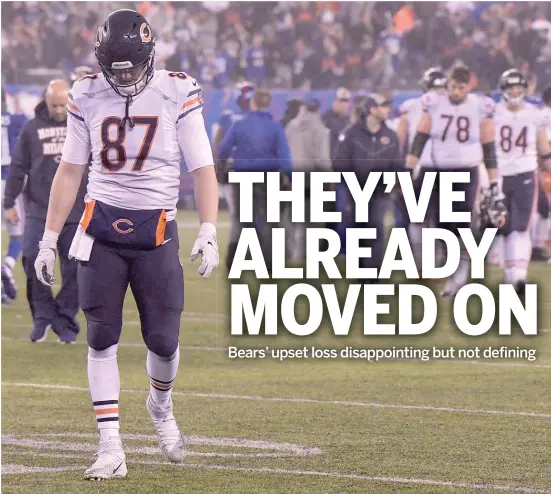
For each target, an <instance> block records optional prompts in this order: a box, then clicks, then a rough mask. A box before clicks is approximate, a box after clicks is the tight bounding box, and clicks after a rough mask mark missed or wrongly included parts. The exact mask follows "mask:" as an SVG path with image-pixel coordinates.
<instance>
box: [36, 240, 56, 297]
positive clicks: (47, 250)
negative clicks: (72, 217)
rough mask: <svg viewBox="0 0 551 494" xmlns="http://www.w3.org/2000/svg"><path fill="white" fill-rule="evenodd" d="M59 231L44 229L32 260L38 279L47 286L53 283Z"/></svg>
mask: <svg viewBox="0 0 551 494" xmlns="http://www.w3.org/2000/svg"><path fill="white" fill-rule="evenodd" d="M58 237H59V233H56V232H54V231H51V230H46V231H45V232H44V236H43V237H42V241H41V242H39V243H38V248H39V251H38V256H37V257H36V261H35V262H34V270H35V272H36V277H37V278H38V281H40V283H42V284H43V285H46V286H47V287H50V288H51V287H52V286H53V284H54V281H55V279H54V266H55V258H56V255H57V239H58Z"/></svg>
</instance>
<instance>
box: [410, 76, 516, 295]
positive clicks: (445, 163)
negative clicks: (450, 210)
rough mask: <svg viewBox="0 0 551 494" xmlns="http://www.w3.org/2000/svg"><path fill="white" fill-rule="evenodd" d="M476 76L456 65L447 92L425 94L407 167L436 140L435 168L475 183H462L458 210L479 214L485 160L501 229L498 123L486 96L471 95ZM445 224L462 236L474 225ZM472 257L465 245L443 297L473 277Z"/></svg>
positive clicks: (493, 209)
mask: <svg viewBox="0 0 551 494" xmlns="http://www.w3.org/2000/svg"><path fill="white" fill-rule="evenodd" d="M471 81H472V74H471V72H470V70H469V69H468V68H467V67H463V66H458V67H455V68H454V69H453V70H452V71H451V73H450V76H449V78H448V86H447V89H448V92H447V93H446V94H436V93H426V94H425V95H423V98H422V104H423V115H422V116H421V119H420V120H419V124H418V125H417V131H416V134H415V137H414V139H413V143H412V147H411V151H410V153H409V154H408V156H407V160H406V166H407V167H408V168H410V169H412V170H413V172H414V175H416V174H417V173H418V170H419V159H420V157H421V156H422V154H423V150H424V148H425V145H426V143H427V141H428V140H429V139H431V140H432V159H433V163H434V166H435V168H436V169H437V170H438V171H439V172H441V171H454V172H469V173H470V181H469V182H468V183H465V184H462V185H461V186H459V185H457V186H456V190H458V191H459V190H461V191H462V192H464V194H465V196H464V197H465V200H464V201H462V202H456V203H455V204H454V210H455V211H465V212H469V213H471V214H473V213H474V208H475V205H476V201H477V195H478V188H479V187H478V185H479V170H478V167H479V165H480V163H481V162H484V164H485V166H486V168H487V170H488V175H489V177H490V190H491V194H492V201H491V204H490V206H491V207H490V213H491V217H492V219H493V221H494V222H495V226H496V227H498V228H499V227H501V226H503V224H504V222H505V216H506V208H505V204H504V200H503V194H502V192H501V188H500V183H499V173H498V170H497V160H496V151H495V144H494V135H495V129H494V123H493V121H492V117H493V112H494V107H495V104H494V102H493V100H491V99H490V98H487V97H484V96H478V95H476V94H471V93H470V90H471ZM438 195H439V191H438V179H437V180H436V183H435V186H434V189H433V194H432V197H431V204H432V206H431V209H433V208H434V209H436V210H438ZM438 226H439V227H442V228H447V229H449V230H451V231H453V232H455V233H456V234H458V229H459V228H469V227H470V226H471V225H470V224H468V223H455V224H449V223H443V224H438ZM469 268H470V259H469V257H468V254H467V251H466V249H462V254H461V261H460V264H459V268H458V269H457V271H456V272H455V273H454V275H453V276H452V277H450V278H449V279H448V280H447V282H446V285H445V287H444V290H443V291H442V295H443V296H455V294H456V293H457V291H458V290H459V288H460V287H461V286H463V285H464V284H465V283H466V282H467V281H468V278H469Z"/></svg>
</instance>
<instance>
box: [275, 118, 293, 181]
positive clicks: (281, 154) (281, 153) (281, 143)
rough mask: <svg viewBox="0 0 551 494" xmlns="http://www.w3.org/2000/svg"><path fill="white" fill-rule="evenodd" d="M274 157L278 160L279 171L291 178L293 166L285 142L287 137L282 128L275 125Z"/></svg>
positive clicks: (289, 150)
mask: <svg viewBox="0 0 551 494" xmlns="http://www.w3.org/2000/svg"><path fill="white" fill-rule="evenodd" d="M275 129H276V136H275V137H276V155H277V157H278V159H279V170H280V171H282V172H283V173H285V174H286V175H288V176H289V177H290V176H291V172H292V171H293V164H292V161H291V149H290V148H289V143H288V142H287V136H286V135H285V131H284V130H283V127H282V126H281V125H280V124H278V123H276V125H275Z"/></svg>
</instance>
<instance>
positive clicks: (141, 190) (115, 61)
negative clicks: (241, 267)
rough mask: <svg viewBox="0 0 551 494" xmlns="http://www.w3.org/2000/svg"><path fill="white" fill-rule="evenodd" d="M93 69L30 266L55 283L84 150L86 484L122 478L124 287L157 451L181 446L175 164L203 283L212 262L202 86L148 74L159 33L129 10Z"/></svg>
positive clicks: (74, 110) (99, 40)
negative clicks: (93, 426)
mask: <svg viewBox="0 0 551 494" xmlns="http://www.w3.org/2000/svg"><path fill="white" fill-rule="evenodd" d="M95 46H96V48H95V52H96V58H97V59H98V62H99V65H100V67H101V69H102V73H101V74H95V75H87V76H85V77H83V78H82V79H81V80H79V81H77V82H76V83H75V84H74V86H73V88H72V90H71V93H70V97H69V102H68V105H67V111H68V122H67V138H66V141H65V146H64V149H63V155H62V161H61V163H60V165H59V168H58V171H57V173H56V176H55V179H54V181H53V186H52V190H51V195H50V203H49V208H48V215H47V219H46V231H45V233H44V237H43V240H42V242H41V243H40V251H39V255H38V258H37V261H36V264H35V269H36V274H37V276H38V278H39V279H40V281H41V282H43V283H44V284H48V285H51V284H52V283H53V272H54V263H55V256H56V243H57V237H58V233H59V231H60V230H61V228H62V226H63V224H64V223H65V220H66V218H67V215H68V213H69V211H70V209H71V207H72V205H73V203H74V201H75V197H76V192H77V190H78V186H79V184H80V181H81V177H82V174H83V171H84V168H85V165H86V163H87V162H88V157H89V155H90V153H91V155H92V166H91V170H90V174H89V181H88V189H87V195H86V208H85V213H84V215H83V217H82V219H81V222H80V227H79V230H78V231H77V234H76V236H75V239H74V240H73V244H72V246H71V250H70V253H69V255H70V256H72V257H74V258H75V259H77V261H78V262H79V265H78V286H79V298H80V306H81V307H82V309H83V311H84V314H85V316H86V322H87V326H88V331H87V337H88V347H89V348H88V380H89V385H90V394H91V398H92V402H93V409H94V413H95V416H96V419H97V426H98V429H99V433H100V444H99V451H98V455H97V459H96V461H95V463H94V464H93V465H92V466H91V467H90V468H88V469H87V470H86V472H85V478H86V479H111V478H122V477H125V476H126V473H127V469H126V461H125V454H124V450H123V446H122V442H121V439H120V435H119V392H120V379H119V370H118V365H117V345H118V342H119V338H120V334H121V329H122V309H123V303H124V297H125V294H126V292H127V289H128V286H130V288H131V290H132V293H133V295H134V298H135V299H136V305H137V307H138V311H139V313H140V321H141V330H142V335H143V338H144V341H145V344H146V346H147V348H148V352H147V362H146V368H147V372H148V374H149V377H150V390H149V396H148V398H147V409H148V411H149V413H150V415H151V419H152V421H153V425H154V427H155V429H156V432H157V435H158V438H159V445H160V448H161V449H162V451H163V453H164V454H165V456H166V457H167V458H168V459H169V460H170V461H173V462H179V461H182V459H183V457H184V452H185V439H184V436H183V434H182V433H181V432H180V430H179V428H178V426H177V424H176V421H175V419H174V414H173V411H172V398H171V390H172V386H173V383H174V380H175V377H176V372H177V370H178V363H179V345H178V341H179V332H180V318H181V312H182V310H183V304H184V283H183V272H182V266H181V264H180V260H179V253H178V227H177V225H176V221H175V217H176V203H177V202H178V196H179V186H180V161H181V157H182V155H183V157H184V158H185V162H186V165H187V167H188V169H189V171H191V173H192V175H193V178H194V185H195V197H196V201H197V206H198V212H199V220H200V229H199V236H198V238H197V240H196V241H195V244H194V246H193V249H192V252H191V254H192V260H194V259H195V258H196V257H197V256H198V255H201V257H202V262H201V265H200V266H199V273H200V274H201V275H203V276H204V277H205V278H206V277H208V276H209V275H210V273H211V272H212V270H213V269H214V268H215V267H216V266H217V265H218V246H217V241H216V227H215V224H216V217H217V211H218V184H217V180H216V174H215V172H214V161H213V157H212V151H211V147H210V143H209V140H208V136H207V133H206V130H205V124H204V120H203V116H202V107H203V99H202V95H201V88H200V87H199V85H198V84H197V82H196V81H195V80H194V79H193V78H192V77H190V76H188V75H187V74H183V73H168V72H166V71H164V70H158V71H157V70H155V69H154V48H155V38H154V36H153V33H152V30H151V27H150V25H149V23H148V22H147V21H146V20H145V18H144V17H142V16H141V15H140V14H138V13H137V12H134V11H132V10H118V11H116V12H113V13H112V14H110V15H109V16H108V17H107V19H106V20H105V22H104V23H103V24H102V25H101V26H100V27H99V29H98V31H97V35H96V40H95Z"/></svg>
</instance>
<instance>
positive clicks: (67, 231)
mask: <svg viewBox="0 0 551 494" xmlns="http://www.w3.org/2000/svg"><path fill="white" fill-rule="evenodd" d="M68 94H69V87H68V85H67V83H66V82H65V81H62V80H54V81H51V82H50V84H49V85H48V87H47V89H46V92H45V96H44V101H42V102H41V103H39V104H38V105H37V107H36V108H35V118H33V119H31V120H29V121H28V122H27V123H26V124H25V126H24V127H23V130H22V132H21V137H20V139H19V142H18V145H17V148H16V150H15V153H14V155H13V157H12V162H11V166H10V170H9V174H8V178H7V180H6V190H5V193H4V209H5V210H6V216H8V214H9V215H13V209H12V208H13V206H14V204H15V198H16V197H17V196H18V195H19V194H20V193H21V192H22V191H23V184H24V182H25V178H27V183H26V185H25V190H24V194H25V198H26V200H27V202H26V205H27V207H26V215H27V217H26V220H25V231H24V234H23V267H24V269H25V275H26V276H27V299H28V301H29V306H30V308H31V313H32V316H33V329H32V331H31V334H30V336H29V337H30V340H31V341H33V342H40V341H44V340H45V339H46V337H47V332H48V329H49V328H50V327H51V328H52V329H53V330H54V332H55V333H56V334H57V335H58V336H59V340H60V341H61V342H62V343H71V342H74V341H75V339H76V336H77V334H78V332H79V330H80V326H79V324H78V322H77V321H76V319H75V317H76V315H77V312H78V309H79V305H78V289H77V264H76V263H75V262H73V261H69V247H70V246H71V242H72V240H73V237H74V235H75V232H76V228H77V225H78V222H79V221H80V217H81V216H82V213H83V212H84V194H85V190H86V182H87V180H86V179H84V180H83V181H82V183H81V187H80V190H79V195H78V198H77V201H76V203H75V207H74V208H73V210H72V212H71V215H70V216H69V218H68V219H67V222H66V224H65V226H64V227H63V230H62V232H61V234H60V236H59V250H60V258H61V278H62V284H61V289H60V290H59V293H58V294H57V296H56V297H55V298H54V297H53V294H52V290H51V289H50V288H49V287H46V286H44V285H43V284H42V283H40V281H38V279H37V278H36V275H35V270H34V262H35V260H36V256H37V255H38V242H39V241H40V240H41V239H42V235H43V234H44V228H45V224H46V212H47V211H48V199H49V196H50V189H51V187H52V181H53V179H54V175H55V173H56V171H57V167H58V165H59V162H60V159H61V153H62V151H63V143H64V142H65V136H66V133H67V110H66V106H67V98H68ZM15 220H16V221H21V218H15Z"/></svg>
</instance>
